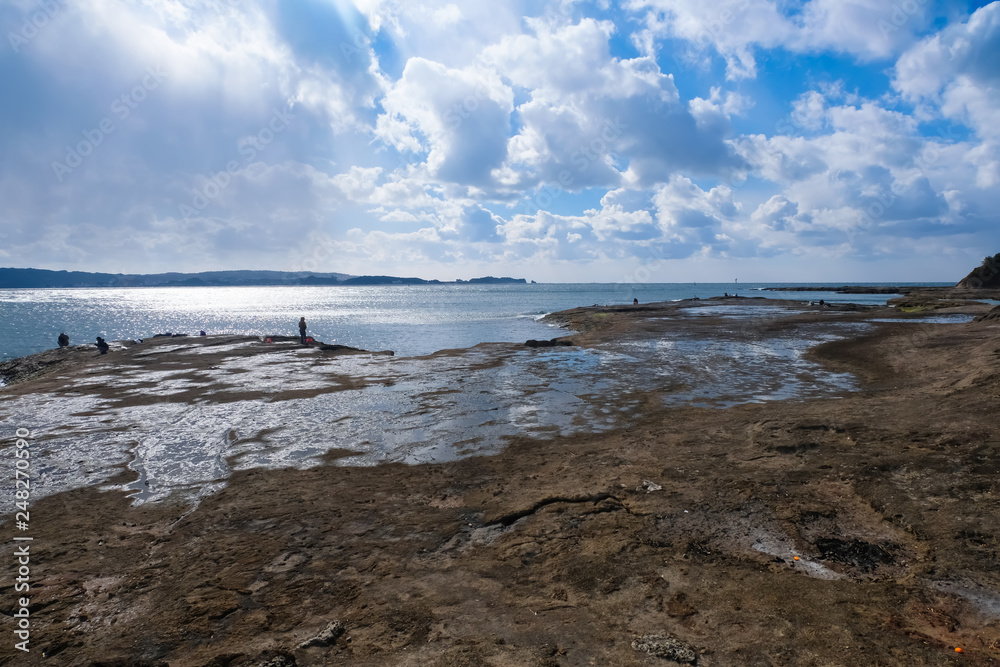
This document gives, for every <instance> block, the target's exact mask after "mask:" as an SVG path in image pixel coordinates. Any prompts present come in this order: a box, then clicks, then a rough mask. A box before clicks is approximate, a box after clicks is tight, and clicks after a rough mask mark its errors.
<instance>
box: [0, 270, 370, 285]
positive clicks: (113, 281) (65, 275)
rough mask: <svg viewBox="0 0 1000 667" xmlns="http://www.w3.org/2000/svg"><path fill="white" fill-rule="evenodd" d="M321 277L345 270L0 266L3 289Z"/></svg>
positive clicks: (288, 281)
mask: <svg viewBox="0 0 1000 667" xmlns="http://www.w3.org/2000/svg"><path fill="white" fill-rule="evenodd" d="M311 277H318V278H323V279H330V280H334V281H339V280H343V279H344V278H349V277H350V276H349V275H348V274H346V273H315V272H312V271H298V272H288V271H203V272H201V273H151V274H127V273H88V272H84V271H49V270H47V269H10V268H0V288H14V287H22V288H24V287H187V286H190V287H196V286H211V287H240V286H244V287H245V286H258V285H300V284H303V281H304V280H306V279H308V278H311Z"/></svg>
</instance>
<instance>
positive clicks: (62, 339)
mask: <svg viewBox="0 0 1000 667" xmlns="http://www.w3.org/2000/svg"><path fill="white" fill-rule="evenodd" d="M59 347H69V336H67V335H66V334H65V333H61V334H59Z"/></svg>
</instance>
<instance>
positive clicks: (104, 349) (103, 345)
mask: <svg viewBox="0 0 1000 667" xmlns="http://www.w3.org/2000/svg"><path fill="white" fill-rule="evenodd" d="M97 349H98V350H99V351H100V353H101V354H107V353H108V350H109V349H111V348H110V346H109V345H108V343H107V341H105V340H104V339H103V338H101V337H100V336H98V337H97Z"/></svg>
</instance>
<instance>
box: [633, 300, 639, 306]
mask: <svg viewBox="0 0 1000 667" xmlns="http://www.w3.org/2000/svg"><path fill="white" fill-rule="evenodd" d="M632 305H633V306H638V305H639V299H638V298H633V299H632Z"/></svg>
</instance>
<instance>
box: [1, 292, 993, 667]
mask: <svg viewBox="0 0 1000 667" xmlns="http://www.w3.org/2000/svg"><path fill="white" fill-rule="evenodd" d="M593 314H594V312H589V313H584V314H580V315H579V317H581V318H591V317H592V316H593ZM828 315H829V313H815V314H812V315H808V317H815V318H822V317H827V316H828ZM854 316H855V315H854V314H851V313H848V314H846V315H836V317H854ZM659 317H671V318H673V317H681V318H686V319H684V320H683V322H684V326H688V327H692V328H693V329H692V330H694V331H702V327H710V326H713V325H714V326H716V327H724V328H725V330H726V331H728V332H730V333H729V334H727V335H730V336H734V337H738V336H756V337H767V336H769V335H771V334H769V333H768V332H771V331H773V330H775V329H774V328H775V327H777V331H778V332H779V333H780V331H782V330H783V327H785V326H790V325H787V324H785V325H782V324H780V323H778V322H776V321H774V319H773V318H769V317H765V316H763V315H761V316H759V317H758V318H757V320H759V321H756V322H754V323H753V324H752V326H750V328H748V329H742V328H741V327H743V321H742V320H733V321H730V320H726V319H725V318H724V317H722V316H719V315H703V316H686V315H684V314H683V313H676V312H674V311H661V310H656V309H651V310H646V311H643V312H642V313H634V314H633V313H626V312H621V313H616V314H613V315H612V316H610V319H608V318H596V320H597V321H596V322H594V323H593V324H594V326H593V327H592V328H590V330H589V333H587V334H581V336H574V340H577V342H578V343H580V344H581V345H582V346H586V345H591V344H599V343H600V341H601V340H614V341H619V342H621V340H622V338H621V337H622V336H623V335H625V333H626V332H629V331H631V332H636V331H638V332H639V334H638V338H637V339H630V340H633V341H635V342H639V341H641V340H642V337H643V336H646V342H647V343H649V344H653V343H655V342H656V341H660V340H662V339H663V338H662V336H663V330H662V329H660V328H659V327H660V326H661V323H660V321H659V320H657V319H655V318H659ZM803 317H805V316H803ZM602 319H606V320H607V321H605V322H600V320H602ZM820 324H822V322H820ZM795 326H798V325H795ZM810 326H811V325H810ZM915 327H916V328H915ZM997 334H998V329H997V324H995V323H990V322H983V323H970V324H928V325H913V324H906V323H900V324H893V323H885V324H879V325H872V326H870V327H867V328H865V329H862V330H858V331H857V334H856V335H853V336H851V337H848V338H845V339H837V338H833V339H831V340H829V342H827V343H824V344H822V345H820V346H819V347H818V348H815V349H812V350H810V351H807V352H805V353H804V354H805V355H806V356H808V358H809V359H811V360H813V361H814V362H815V363H817V364H821V365H822V366H823V368H825V369H827V370H828V371H829V372H834V373H850V374H851V375H852V376H853V377H855V378H857V382H858V387H857V389H856V391H853V392H846V393H845V394H843V395H839V396H837V397H829V396H826V397H824V396H814V397H811V398H807V399H797V400H792V401H780V400H775V401H768V402H762V403H741V404H737V405H733V406H732V407H728V408H726V409H717V408H710V407H699V406H695V405H691V404H689V403H668V402H664V400H663V393H664V390H663V389H661V390H649V391H646V392H642V393H641V394H640V395H639V401H638V403H637V404H636V406H637V407H636V408H635V409H634V410H633V413H632V418H631V419H629V420H627V421H624V422H619V423H617V425H615V426H614V427H613V428H610V429H608V430H606V431H603V432H598V431H590V432H585V431H581V432H578V433H574V434H572V435H567V436H559V435H556V436H552V437H549V438H547V439H544V440H542V439H538V438H536V437H530V436H524V435H522V436H516V437H512V438H510V439H509V441H508V443H507V446H506V447H505V448H504V449H503V450H501V451H499V452H496V453H494V454H492V455H489V456H471V457H467V458H462V459H458V460H451V461H439V462H436V463H427V464H422V465H404V464H402V463H399V462H395V463H387V464H383V465H377V466H369V467H347V466H343V465H337V463H338V462H342V461H343V457H344V455H345V453H346V452H344V451H343V450H344V449H349V448H347V447H344V446H343V445H344V444H346V443H343V442H340V441H335V442H330V443H329V449H328V450H326V454H323V455H322V457H323V460H324V461H325V462H327V463H328V464H329V465H318V466H313V467H310V468H307V469H296V468H294V467H287V468H283V469H275V470H266V469H261V468H247V469H239V470H235V471H233V473H232V476H231V477H230V478H229V480H228V483H227V484H225V485H223V486H222V487H221V488H219V489H218V490H217V491H216V492H215V493H212V494H210V495H206V496H205V497H203V498H202V499H201V501H200V503H198V504H197V505H196V506H192V505H191V504H190V503H189V502H186V501H184V502H181V501H180V500H178V499H177V498H176V497H174V496H169V497H166V498H164V499H162V500H158V501H155V502H154V501H151V502H146V503H143V504H139V505H137V506H136V505H133V498H132V497H131V496H130V495H129V493H127V491H125V490H118V491H101V490H100V489H99V488H98V486H97V485H89V486H83V487H80V488H75V489H73V490H71V491H67V492H63V493H56V494H53V495H50V496H47V497H43V498H40V499H39V500H38V501H37V502H34V503H33V505H32V508H31V516H32V520H33V530H32V537H33V538H34V540H33V542H32V559H33V560H32V563H33V564H34V563H37V580H36V581H35V585H34V586H33V588H32V601H31V606H30V609H31V614H32V622H33V623H34V625H33V632H32V639H33V645H32V648H33V652H32V655H31V656H29V661H28V662H25V661H24V657H23V656H22V655H21V654H20V653H19V652H17V653H15V650H14V649H13V647H12V645H11V643H9V642H6V643H3V644H0V662H3V663H4V664H43V662H42V660H41V655H42V653H43V652H44V653H46V654H47V657H46V658H45V660H44V664H54V665H74V666H75V665H94V664H101V663H102V662H108V663H109V664H114V663H113V662H110V661H113V660H114V659H115V657H116V656H117V657H120V659H119V663H118V664H129V665H136V664H150V665H159V664H169V665H170V667H188V666H191V667H201V666H204V665H234V666H240V667H242V666H243V665H260V664H273V665H282V666H287V665H312V664H345V665H360V666H375V665H379V666H383V665H399V666H404V665H405V666H411V665H421V666H423V665H431V666H441V667H444V666H452V665H459V666H462V665H469V666H472V665H475V666H477V667H478V666H479V665H497V666H502V667H506V666H510V667H513V666H521V665H550V666H551V665H562V666H566V667H568V666H571V665H588V664H597V665H611V666H624V665H628V666H632V665H658V664H671V662H670V661H673V662H678V659H681V660H683V659H687V657H689V654H688V653H686V652H684V651H682V650H680V649H678V650H677V652H675V653H673V654H672V655H675V656H676V657H669V656H667V657H664V656H659V655H657V654H656V651H659V650H661V649H662V650H663V651H664V652H666V651H667V650H668V644H669V645H673V644H672V642H677V644H678V645H679V646H682V647H686V649H687V650H691V651H693V652H694V653H695V658H696V660H697V664H698V665H702V666H703V667H704V666H705V665H708V666H712V665H732V666H734V667H735V666H741V667H742V666H743V665H787V666H789V667H791V666H798V665H855V664H861V665H869V664H870V665H876V664H879V665H921V664H924V665H949V664H956V665H957V664H969V665H995V664H1000V575H998V574H997V573H998V572H1000V566H998V564H1000V543H998V541H997V538H996V536H997V535H1000V496H998V492H1000V488H998V486H997V484H998V481H997V475H996V472H997V470H998V469H1000V437H998V432H997V426H996V418H995V415H996V414H997V412H998V407H1000V343H998V342H997V341H998V337H997ZM163 344H164V345H167V344H176V341H169V340H168V341H166V342H164V343H163ZM615 344H618V343H615ZM521 353H522V354H525V355H529V354H531V355H534V356H537V357H543V356H546V355H553V354H559V353H560V352H559V351H556V350H551V351H546V352H545V353H544V354H543V355H539V354H536V353H533V352H527V351H522V352H521ZM91 354H96V351H94V352H92V353H91ZM115 354H116V353H115V352H114V351H112V352H111V353H110V354H109V355H107V356H106V357H102V358H101V359H100V363H107V362H108V361H107V360H108V359H111V358H114V356H115ZM194 354H197V353H192V355H194ZM206 354H208V353H206ZM229 354H231V352H230V353H229ZM268 354H270V353H268ZM209 356H211V355H209ZM155 357H156V355H153V357H144V359H147V360H148V359H151V358H155ZM197 358H201V357H200V356H199V357H197ZM462 359H463V357H462V355H456V356H447V355H445V356H443V357H440V358H439V361H440V364H441V365H440V366H439V367H435V368H438V369H439V370H441V369H444V368H446V366H447V364H448V363H464V362H462V361H461V360H462ZM137 362H138V361H137ZM435 363H437V362H435ZM477 363H483V364H487V363H493V362H488V361H487V360H486V359H485V358H480V359H479V362H477ZM60 372H61V371H60ZM102 372H103V371H102ZM462 372H463V373H467V372H468V368H467V367H465V366H462ZM54 381H55V377H54V375H53V374H46V375H44V376H42V377H39V378H38V379H36V380H31V381H27V382H23V383H19V384H17V385H13V386H10V387H6V388H4V390H3V391H2V392H0V396H11V395H15V394H16V395H18V396H23V397H30V396H33V395H34V393H33V392H34V391H35V390H42V389H44V391H49V390H50V388H51V385H48V384H46V383H50V382H54ZM34 383H37V384H34ZM33 387H34V389H33ZM46 387H50V388H46ZM2 405H4V403H3V402H0V406H2ZM43 436H44V434H43V433H39V439H38V440H36V441H35V444H33V445H32V446H33V448H34V447H36V446H37V448H38V453H39V455H41V454H42V451H43V450H44V447H45V444H44V443H45V440H44V438H43ZM227 437H228V436H227ZM241 437H242V436H241V435H239V434H237V435H236V436H235V438H236V439H235V440H234V441H236V442H239V441H240V438H241ZM134 480H135V473H134V472H133V471H132V469H130V468H129V467H128V466H126V465H121V466H120V467H119V468H118V477H117V478H115V479H114V480H113V482H114V483H116V484H120V485H126V484H130V483H132V482H134ZM654 484H655V486H657V487H660V488H658V489H655V490H654V489H653V487H652V485H654ZM36 522H37V523H36ZM12 552H13V546H12V545H11V543H10V542H7V543H3V544H0V558H3V559H5V560H6V561H7V562H11V560H12V558H13V555H12ZM35 559H37V560H35ZM34 571H35V570H33V572H34ZM5 586H6V588H4V589H3V594H4V595H5V596H7V597H8V599H9V597H10V596H12V595H13V594H14V592H13V590H12V582H9V581H8V583H7V584H5ZM335 622H336V623H340V624H342V626H343V632H342V633H341V634H339V636H336V637H335V638H334V635H337V633H338V628H337V626H336V624H335ZM320 638H322V641H314V640H317V639H320ZM668 640H669V641H668ZM35 642H37V643H35ZM633 642H636V647H633ZM640 645H642V646H645V647H646V648H638V647H639V646H640ZM657 647H660V648H657ZM955 647H961V648H962V649H963V652H962V653H961V655H960V656H959V655H958V654H956V652H955V650H954V649H955ZM646 649H651V651H652V652H650V651H648V650H646ZM681 664H684V663H683V662H681ZM688 664H692V663H688Z"/></svg>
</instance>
